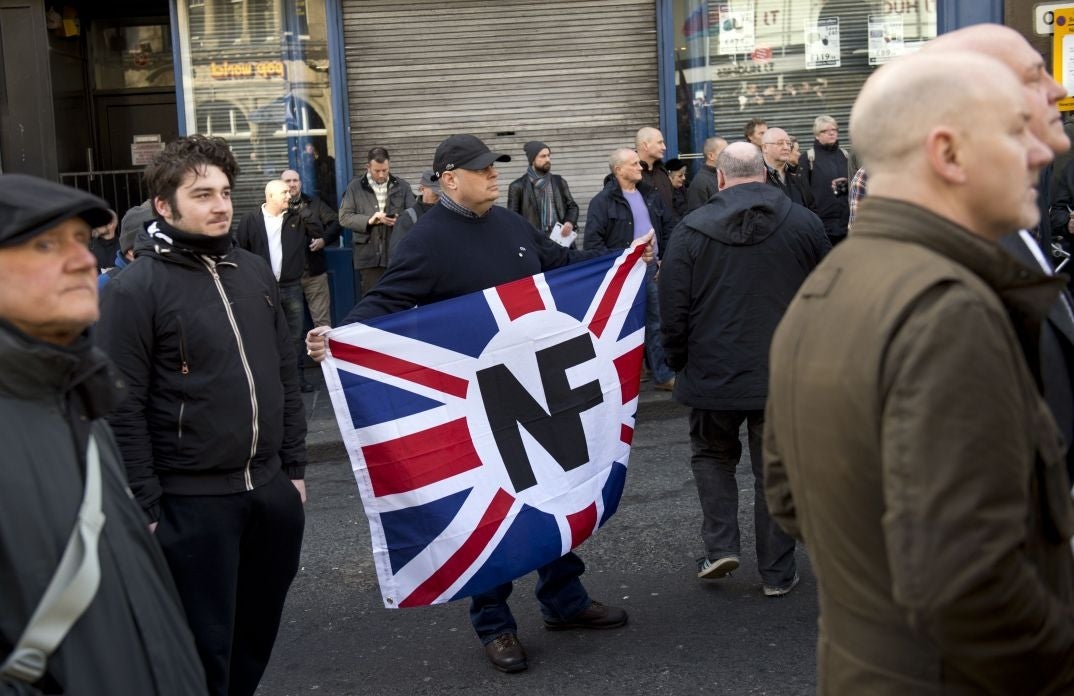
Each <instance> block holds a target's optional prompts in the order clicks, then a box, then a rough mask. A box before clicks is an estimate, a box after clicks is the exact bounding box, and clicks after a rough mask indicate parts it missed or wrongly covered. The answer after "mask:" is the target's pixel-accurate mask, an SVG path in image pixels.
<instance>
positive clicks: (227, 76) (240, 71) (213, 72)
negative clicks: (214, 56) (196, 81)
mask: <svg viewBox="0 0 1074 696" xmlns="http://www.w3.org/2000/svg"><path fill="white" fill-rule="evenodd" d="M209 77H211V78H212V79H214V80H245V79H252V78H257V77H260V78H273V77H287V75H286V73H285V69H284V66H283V61H281V60H261V61H250V62H246V63H229V62H228V61H226V60H225V61H224V62H223V63H209Z"/></svg>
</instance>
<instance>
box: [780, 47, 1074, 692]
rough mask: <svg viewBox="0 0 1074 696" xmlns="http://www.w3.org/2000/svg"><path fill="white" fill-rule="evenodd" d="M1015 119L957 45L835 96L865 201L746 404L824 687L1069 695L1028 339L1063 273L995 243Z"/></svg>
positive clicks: (1005, 226)
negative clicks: (1031, 265) (804, 568)
mask: <svg viewBox="0 0 1074 696" xmlns="http://www.w3.org/2000/svg"><path fill="white" fill-rule="evenodd" d="M986 84H987V85H988V87H987V88H985V87H984V85H986ZM1027 117H1028V113H1027V109H1026V106H1025V103H1024V102H1023V95H1022V92H1021V87H1020V86H1019V84H1018V82H1017V79H1016V78H1015V76H1014V75H1013V73H1011V72H1010V71H1009V70H1008V69H1007V68H1006V67H1004V66H1003V65H1002V64H1000V63H998V62H995V61H994V60H993V59H990V58H986V57H983V56H979V55H973V54H968V53H960V52H952V53H941V54H939V55H936V54H929V55H928V56H923V55H916V56H910V57H907V58H903V59H900V60H898V61H895V62H893V63H891V64H889V65H888V66H885V67H884V68H882V69H880V70H879V71H877V73H875V74H874V75H873V77H871V78H870V79H869V81H868V82H867V83H866V85H865V87H864V88H863V90H862V93H861V95H860V96H859V98H858V101H857V103H856V104H855V106H854V111H853V112H852V114H851V125H850V130H851V137H852V140H853V142H854V143H855V145H856V146H857V147H858V148H859V152H860V154H861V156H862V159H863V160H864V163H865V167H866V168H867V169H868V170H869V176H870V181H869V186H870V192H869V198H868V199H866V200H865V201H863V202H862V204H861V208H860V211H859V217H858V218H857V219H856V220H855V224H854V232H853V234H851V235H850V237H849V239H848V240H847V242H845V243H844V244H842V245H840V246H839V247H838V248H837V249H835V250H834V251H833V252H832V253H831V254H829V255H828V257H827V258H826V259H825V261H824V262H823V263H822V264H821V265H820V266H819V267H818V268H817V270H816V271H815V272H814V273H813V275H812V276H811V277H810V278H808V279H807V280H806V282H805V284H804V285H803V286H802V289H801V290H800V292H799V293H798V296H797V297H796V298H795V300H794V302H793V303H792V304H791V307H790V308H789V310H788V311H787V314H786V315H785V317H784V319H783V321H782V322H781V324H780V326H779V328H778V329H777V331H776V335H775V338H774V340H773V344H772V353H771V381H770V389H769V400H768V407H767V413H766V422H767V429H766V433H765V488H766V497H767V500H768V505H769V509H770V511H771V514H772V517H773V518H775V519H776V520H777V522H778V523H779V524H780V525H781V526H782V527H783V528H784V529H785V530H786V531H787V532H788V533H790V534H792V535H793V536H796V537H798V538H800V539H803V540H804V541H805V543H806V546H807V548H808V550H809V554H810V557H811V560H812V564H813V568H814V571H815V573H816V575H817V580H818V587H819V599H820V611H821V618H820V622H819V626H820V629H819V630H820V634H819V636H818V646H817V653H818V657H817V659H818V682H819V683H818V686H819V692H820V693H822V694H870V695H881V696H882V695H885V694H892V695H894V694H908V693H913V694H935V693H944V694H970V693H973V694H977V693H997V694H1015V693H1018V694H1021V693H1025V694H1051V693H1055V694H1058V693H1072V692H1074V691H1072V690H1074V598H1072V594H1074V557H1072V555H1071V549H1070V546H1069V539H1070V536H1071V535H1072V533H1074V509H1072V507H1071V500H1070V485H1069V482H1068V480H1067V476H1066V472H1065V469H1064V465H1063V451H1062V446H1061V445H1060V444H1059V443H1060V439H1059V435H1058V431H1057V429H1056V426H1055V423H1054V421H1053V420H1052V418H1051V415H1050V413H1049V412H1048V409H1047V406H1046V405H1045V404H1044V402H1043V400H1042V399H1041V398H1040V395H1039V393H1038V389H1037V384H1036V382H1035V378H1036V377H1037V376H1038V375H1036V374H1035V373H1036V369H1037V361H1036V360H1035V359H1032V360H1029V361H1027V360H1026V357H1025V356H1026V355H1029V356H1035V355H1038V354H1039V353H1038V351H1037V341H1038V337H1039V327H1040V322H1041V320H1042V318H1043V317H1044V316H1045V314H1046V313H1047V310H1048V306H1049V304H1050V303H1051V302H1052V301H1053V300H1054V299H1055V297H1056V296H1057V293H1058V292H1059V290H1060V287H1061V285H1062V281H1060V280H1056V279H1054V278H1050V277H1048V276H1046V275H1044V274H1042V273H1037V272H1035V271H1033V270H1030V269H1027V268H1025V267H1023V266H1021V265H1019V264H1018V263H1017V262H1015V261H1014V260H1013V259H1011V258H1010V257H1009V256H1008V255H1006V254H1005V253H1004V252H1003V251H1002V250H1001V249H1000V248H999V247H998V246H997V245H996V244H995V240H997V239H999V238H1000V237H1002V236H1003V235H1005V234H1007V233H1009V232H1010V231H1011V230H1013V229H1018V228H1020V227H1029V226H1032V225H1033V224H1035V221H1036V218H1037V215H1038V213H1037V211H1036V204H1035V190H1034V183H1035V181H1036V179H1037V176H1038V174H1039V171H1040V169H1041V167H1043V166H1044V165H1045V164H1047V162H1048V161H1049V160H1050V158H1051V152H1050V151H1049V150H1048V149H1047V148H1046V147H1045V146H1044V144H1043V143H1042V142H1041V141H1040V140H1038V139H1036V138H1035V137H1034V136H1033V135H1032V133H1031V132H1030V131H1029V129H1028V126H1027ZM971 119H972V120H971Z"/></svg>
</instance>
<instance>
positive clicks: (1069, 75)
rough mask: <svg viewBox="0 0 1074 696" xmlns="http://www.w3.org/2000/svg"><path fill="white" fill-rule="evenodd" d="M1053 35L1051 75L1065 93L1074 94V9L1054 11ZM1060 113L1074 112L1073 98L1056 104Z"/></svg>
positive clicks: (1061, 100) (1066, 98) (1067, 98)
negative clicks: (1064, 89) (1063, 88)
mask: <svg viewBox="0 0 1074 696" xmlns="http://www.w3.org/2000/svg"><path fill="white" fill-rule="evenodd" d="M1054 26H1055V35H1054V36H1053V37H1052V74H1053V75H1055V79H1056V81H1057V82H1059V84H1061V85H1063V87H1065V88H1066V90H1067V93H1068V94H1071V93H1074V8H1061V9H1058V10H1055V23H1054ZM1057 106H1058V107H1059V110H1060V111H1074V97H1065V98H1063V99H1060V100H1059V103H1058V104H1057Z"/></svg>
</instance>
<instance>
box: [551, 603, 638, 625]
mask: <svg viewBox="0 0 1074 696" xmlns="http://www.w3.org/2000/svg"><path fill="white" fill-rule="evenodd" d="M626 622H627V613H626V611H624V610H623V609H620V608H619V607H609V606H606V605H604V604H601V603H600V602H598V601H596V600H593V601H592V602H590V603H589V606H588V607H587V608H586V610H585V611H583V612H582V613H581V614H578V615H577V616H573V617H571V618H569V619H549V618H545V620H544V627H545V628H547V629H548V630H549V631H563V630H566V629H568V628H619V627H620V626H625V625H626Z"/></svg>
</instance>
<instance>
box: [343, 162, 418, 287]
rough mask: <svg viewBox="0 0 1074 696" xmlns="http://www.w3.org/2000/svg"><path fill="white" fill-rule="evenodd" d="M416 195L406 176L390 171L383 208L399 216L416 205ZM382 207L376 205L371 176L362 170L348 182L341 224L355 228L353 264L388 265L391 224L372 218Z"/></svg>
mask: <svg viewBox="0 0 1074 696" xmlns="http://www.w3.org/2000/svg"><path fill="white" fill-rule="evenodd" d="M416 200H417V199H416V198H415V197H414V192H413V191H411V190H410V184H408V183H407V182H406V180H405V179H400V178H399V177H397V176H394V175H391V174H389V175H388V199H387V201H386V203H385V206H384V212H385V213H386V214H387V215H388V216H389V217H393V216H398V215H399V214H400V213H402V212H403V211H404V210H406V209H407V208H409V207H410V206H412V205H414V202H415V201H416ZM378 210H380V208H379V207H378V206H377V194H375V193H373V188H372V187H371V186H370V185H369V178H368V177H367V175H365V174H362V175H361V176H359V177H355V178H354V180H352V181H351V183H350V184H348V185H347V192H346V193H344V194H343V202H342V203H341V204H340V206H339V224H340V225H343V226H344V227H346V228H348V229H351V230H353V231H354V238H353V239H352V243H353V244H354V267H355V268H357V269H362V268H387V266H388V250H389V244H390V243H391V234H392V228H391V226H389V225H370V224H369V218H371V217H373V213H375V212H377V211H378Z"/></svg>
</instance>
